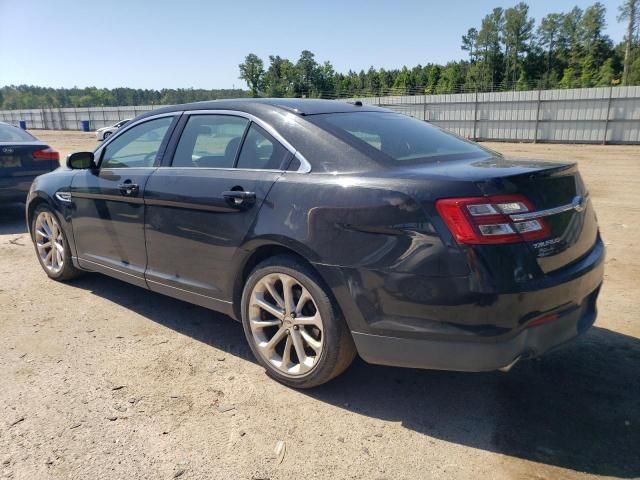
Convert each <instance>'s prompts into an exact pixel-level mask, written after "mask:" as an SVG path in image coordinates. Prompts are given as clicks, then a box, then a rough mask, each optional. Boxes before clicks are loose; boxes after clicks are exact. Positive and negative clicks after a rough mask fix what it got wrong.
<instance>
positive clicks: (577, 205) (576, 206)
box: [509, 195, 588, 222]
mask: <svg viewBox="0 0 640 480" xmlns="http://www.w3.org/2000/svg"><path fill="white" fill-rule="evenodd" d="M587 198H588V197H587V196H584V197H583V196H580V195H577V196H575V197H573V200H572V201H571V203H567V204H566V205H561V206H559V207H554V208H549V209H547V210H539V211H537V212H529V213H514V214H513V215H509V218H511V220H513V221H514V222H522V221H525V220H535V219H536V218H543V217H549V216H551V215H557V214H558V213H564V212H568V211H569V210H576V211H577V212H581V211H583V210H584V209H585V207H586V204H587Z"/></svg>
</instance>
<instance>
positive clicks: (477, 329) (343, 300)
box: [27, 99, 604, 387]
mask: <svg viewBox="0 0 640 480" xmlns="http://www.w3.org/2000/svg"><path fill="white" fill-rule="evenodd" d="M67 163H68V168H66V169H59V170H57V171H56V172H54V173H50V174H47V175H43V176H41V177H39V178H38V179H36V181H35V182H34V184H33V186H32V188H31V191H30V194H29V201H28V206H27V218H28V224H29V225H30V227H31V235H32V237H33V241H34V243H35V247H36V251H37V252H38V259H39V260H40V262H41V264H42V266H43V268H44V270H45V272H46V273H47V274H48V275H49V276H50V277H51V278H54V279H57V280H67V279H70V278H73V277H75V276H76V275H77V274H78V273H80V272H81V271H83V270H90V271H95V272H101V273H104V274H107V275H110V276H113V277H116V278H119V279H121V280H124V281H126V282H130V283H132V284H134V285H137V286H139V287H142V288H147V289H150V290H153V291H155V292H160V293H164V294H167V295H170V296H173V297H176V298H180V299H182V300H185V301H187V302H192V303H194V304H198V305H202V306H205V307H208V308H211V309H214V310H218V311H221V312H224V313H225V314H227V315H229V316H230V317H232V318H234V319H237V320H241V321H242V323H243V326H244V331H245V333H246V337H247V340H248V342H249V345H250V346H251V348H252V350H253V352H254V353H255V356H256V358H257V359H258V361H259V362H260V363H261V364H262V365H263V366H264V367H265V368H266V369H267V371H268V372H269V373H270V374H271V375H272V376H273V377H275V378H276V379H277V380H279V381H281V382H283V383H285V384H287V385H291V386H294V387H311V386H315V385H319V384H321V383H323V382H326V381H328V380H330V379H331V378H333V377H335V376H336V375H338V374H339V373H341V372H342V371H343V370H345V369H346V368H347V367H348V366H349V364H350V363H351V361H352V360H353V358H354V356H355V354H356V352H357V353H358V354H359V355H360V356H361V357H362V358H363V359H364V360H366V361H367V362H370V363H376V364H387V365H396V366H403V367H419V368H432V369H449V370H464V371H487V370H495V369H508V368H509V367H510V366H511V365H512V364H514V363H515V362H516V361H517V360H518V359H520V358H524V357H531V356H536V355H540V354H542V353H544V352H546V351H547V350H549V349H550V348H552V347H555V346H557V345H559V344H561V343H563V342H565V341H567V340H569V339H571V338H574V337H576V336H577V335H578V334H580V333H582V332H584V331H585V330H587V329H588V328H589V327H590V326H591V325H592V324H593V322H594V320H595V317H596V297H597V296H598V291H599V289H600V285H601V283H602V279H603V259H604V247H603V243H602V241H601V239H600V236H599V232H598V226H597V223H596V216H595V213H594V211H593V208H592V205H591V202H590V200H589V194H588V192H587V189H586V188H585V186H584V184H583V181H582V179H581V177H580V174H579V173H578V169H577V167H576V165H575V164H572V163H549V162H540V161H510V160H506V159H504V158H502V157H501V156H500V155H499V154H496V153H494V152H492V151H490V150H487V149H485V148H483V147H481V146H479V145H477V144H475V143H472V142H468V141H466V140H463V139H461V138H458V137H456V136H453V135H451V134H449V133H447V132H445V131H443V130H440V129H439V128H436V127H434V126H432V125H430V124H429V123H426V122H422V121H419V120H416V119H413V118H410V117H407V116H404V115H401V114H398V113H394V112H391V111H388V110H384V109H381V108H376V107H370V106H363V105H362V104H360V103H358V102H356V103H354V104H348V103H342V102H337V101H329V100H291V99H289V100H284V99H260V100H255V99H246V100H228V101H215V102H204V103H194V104H188V105H176V106H172V107H167V108H162V109H159V110H155V111H152V112H149V113H146V114H144V115H141V116H139V117H138V118H136V119H134V120H133V121H131V122H130V123H129V124H127V125H126V126H125V127H123V128H122V129H121V130H119V131H118V132H117V133H114V135H113V136H112V137H110V138H109V139H108V140H107V141H105V143H104V144H103V145H101V146H100V147H98V148H97V150H96V151H95V152H93V153H91V152H79V153H76V154H73V155H71V156H70V157H69V158H68V159H67Z"/></svg>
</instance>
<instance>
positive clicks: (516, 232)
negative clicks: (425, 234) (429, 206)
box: [436, 195, 549, 244]
mask: <svg viewBox="0 0 640 480" xmlns="http://www.w3.org/2000/svg"><path fill="white" fill-rule="evenodd" d="M436 209H437V210H438V213H439V214H440V216H441V217H442V219H443V220H444V221H445V223H446V224H447V226H448V227H449V230H450V231H451V233H452V234H453V236H454V237H455V239H456V240H457V241H458V243H463V244H491V243H515V242H522V241H529V240H536V239H540V238H544V237H546V236H548V235H549V227H548V226H547V224H546V223H545V221H544V220H543V219H541V218H536V219H534V220H526V221H519V222H515V221H513V220H512V219H511V218H510V215H513V214H518V213H525V212H533V211H534V208H533V205H532V204H531V202H529V200H527V199H526V198H525V197H524V196H523V195H495V196H489V197H466V198H443V199H440V200H438V201H437V202H436Z"/></svg>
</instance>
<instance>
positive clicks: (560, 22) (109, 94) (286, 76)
mask: <svg viewBox="0 0 640 480" xmlns="http://www.w3.org/2000/svg"><path fill="white" fill-rule="evenodd" d="M621 1H622V2H623V4H622V6H621V7H620V9H619V13H620V15H619V18H618V20H619V21H621V22H626V26H627V29H626V31H627V34H626V36H625V40H624V41H623V42H621V43H619V44H617V45H614V44H613V42H612V41H611V39H610V38H609V37H608V36H607V35H606V33H605V30H606V22H605V18H606V9H605V7H604V5H603V4H602V3H600V2H595V3H594V4H592V5H591V6H588V7H586V8H585V9H584V10H582V9H580V8H578V7H574V8H573V9H572V10H570V11H568V12H554V13H549V14H548V15H546V16H545V17H543V18H542V19H541V20H540V22H539V24H538V25H537V28H536V24H535V21H534V19H533V18H531V17H530V16H529V7H528V5H527V4H526V3H524V2H520V3H518V4H516V5H515V6H513V7H511V8H506V9H503V8H500V7H497V8H494V9H493V10H491V12H489V13H488V14H487V15H485V16H484V18H482V20H481V22H480V25H478V26H475V27H471V28H469V29H468V30H467V32H466V34H464V35H462V43H461V49H462V50H463V51H465V52H468V59H466V60H460V61H452V62H449V63H447V64H446V65H437V64H433V63H427V64H426V65H416V66H414V67H410V66H403V67H402V68H398V69H391V70H387V69H384V68H380V69H376V68H374V67H373V66H372V67H370V68H369V69H368V70H366V71H365V70H360V71H359V72H357V71H353V70H349V71H348V72H347V73H341V72H336V71H335V69H334V67H333V65H332V64H331V62H329V61H324V62H320V61H318V60H317V59H316V57H315V54H314V53H313V52H311V51H309V50H303V51H302V52H301V53H300V56H299V58H298V59H297V60H289V59H287V58H283V57H280V56H278V55H271V56H269V58H268V62H269V64H268V67H267V68H266V70H265V64H264V62H263V60H262V59H261V58H259V57H258V56H257V55H255V54H253V53H250V54H249V55H247V56H246V57H245V59H244V62H243V63H241V64H240V65H239V66H238V67H239V75H240V78H241V79H243V80H245V82H246V83H247V86H248V88H249V91H248V92H247V91H244V90H240V89H237V90H194V89H177V90H174V89H164V90H160V91H158V90H139V89H130V88H114V89H98V88H95V87H89V88H83V89H79V88H70V89H53V88H42V87H33V86H26V85H20V86H7V87H2V88H0V108H3V109H20V108H40V107H54V108H55V107H86V106H100V105H104V106H118V105H123V106H125V105H142V104H156V105H158V104H175V103H185V102H193V101H199V100H209V99H216V98H229V97H242V96H247V95H252V96H268V97H311V98H320V97H321V98H337V97H353V96H362V95H371V96H384V95H392V94H421V93H426V94H435V93H458V92H473V91H480V92H482V91H494V90H497V91H502V90H528V89H534V88H577V87H592V86H609V85H618V84H620V83H621V82H622V83H623V84H628V85H639V84H640V45H639V43H640V42H639V38H640V35H639V30H640V0H621Z"/></svg>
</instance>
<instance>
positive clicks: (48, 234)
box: [31, 205, 81, 280]
mask: <svg viewBox="0 0 640 480" xmlns="http://www.w3.org/2000/svg"><path fill="white" fill-rule="evenodd" d="M31 232H32V236H33V244H34V246H35V248H36V253H37V254H38V260H39V261H40V265H41V266H42V269H43V270H44V271H45V273H46V274H47V275H49V277H50V278H53V279H54V280H70V279H72V278H75V277H77V276H78V275H79V274H80V273H81V272H80V270H78V269H77V268H75V267H74V266H73V263H72V261H71V251H70V249H69V243H68V242H67V238H66V236H65V234H64V231H63V230H62V227H61V226H60V222H59V220H58V217H57V216H56V214H55V213H54V212H53V210H51V209H50V208H49V207H47V206H45V205H41V206H39V207H37V208H36V211H35V212H34V215H33V224H32V226H31Z"/></svg>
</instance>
